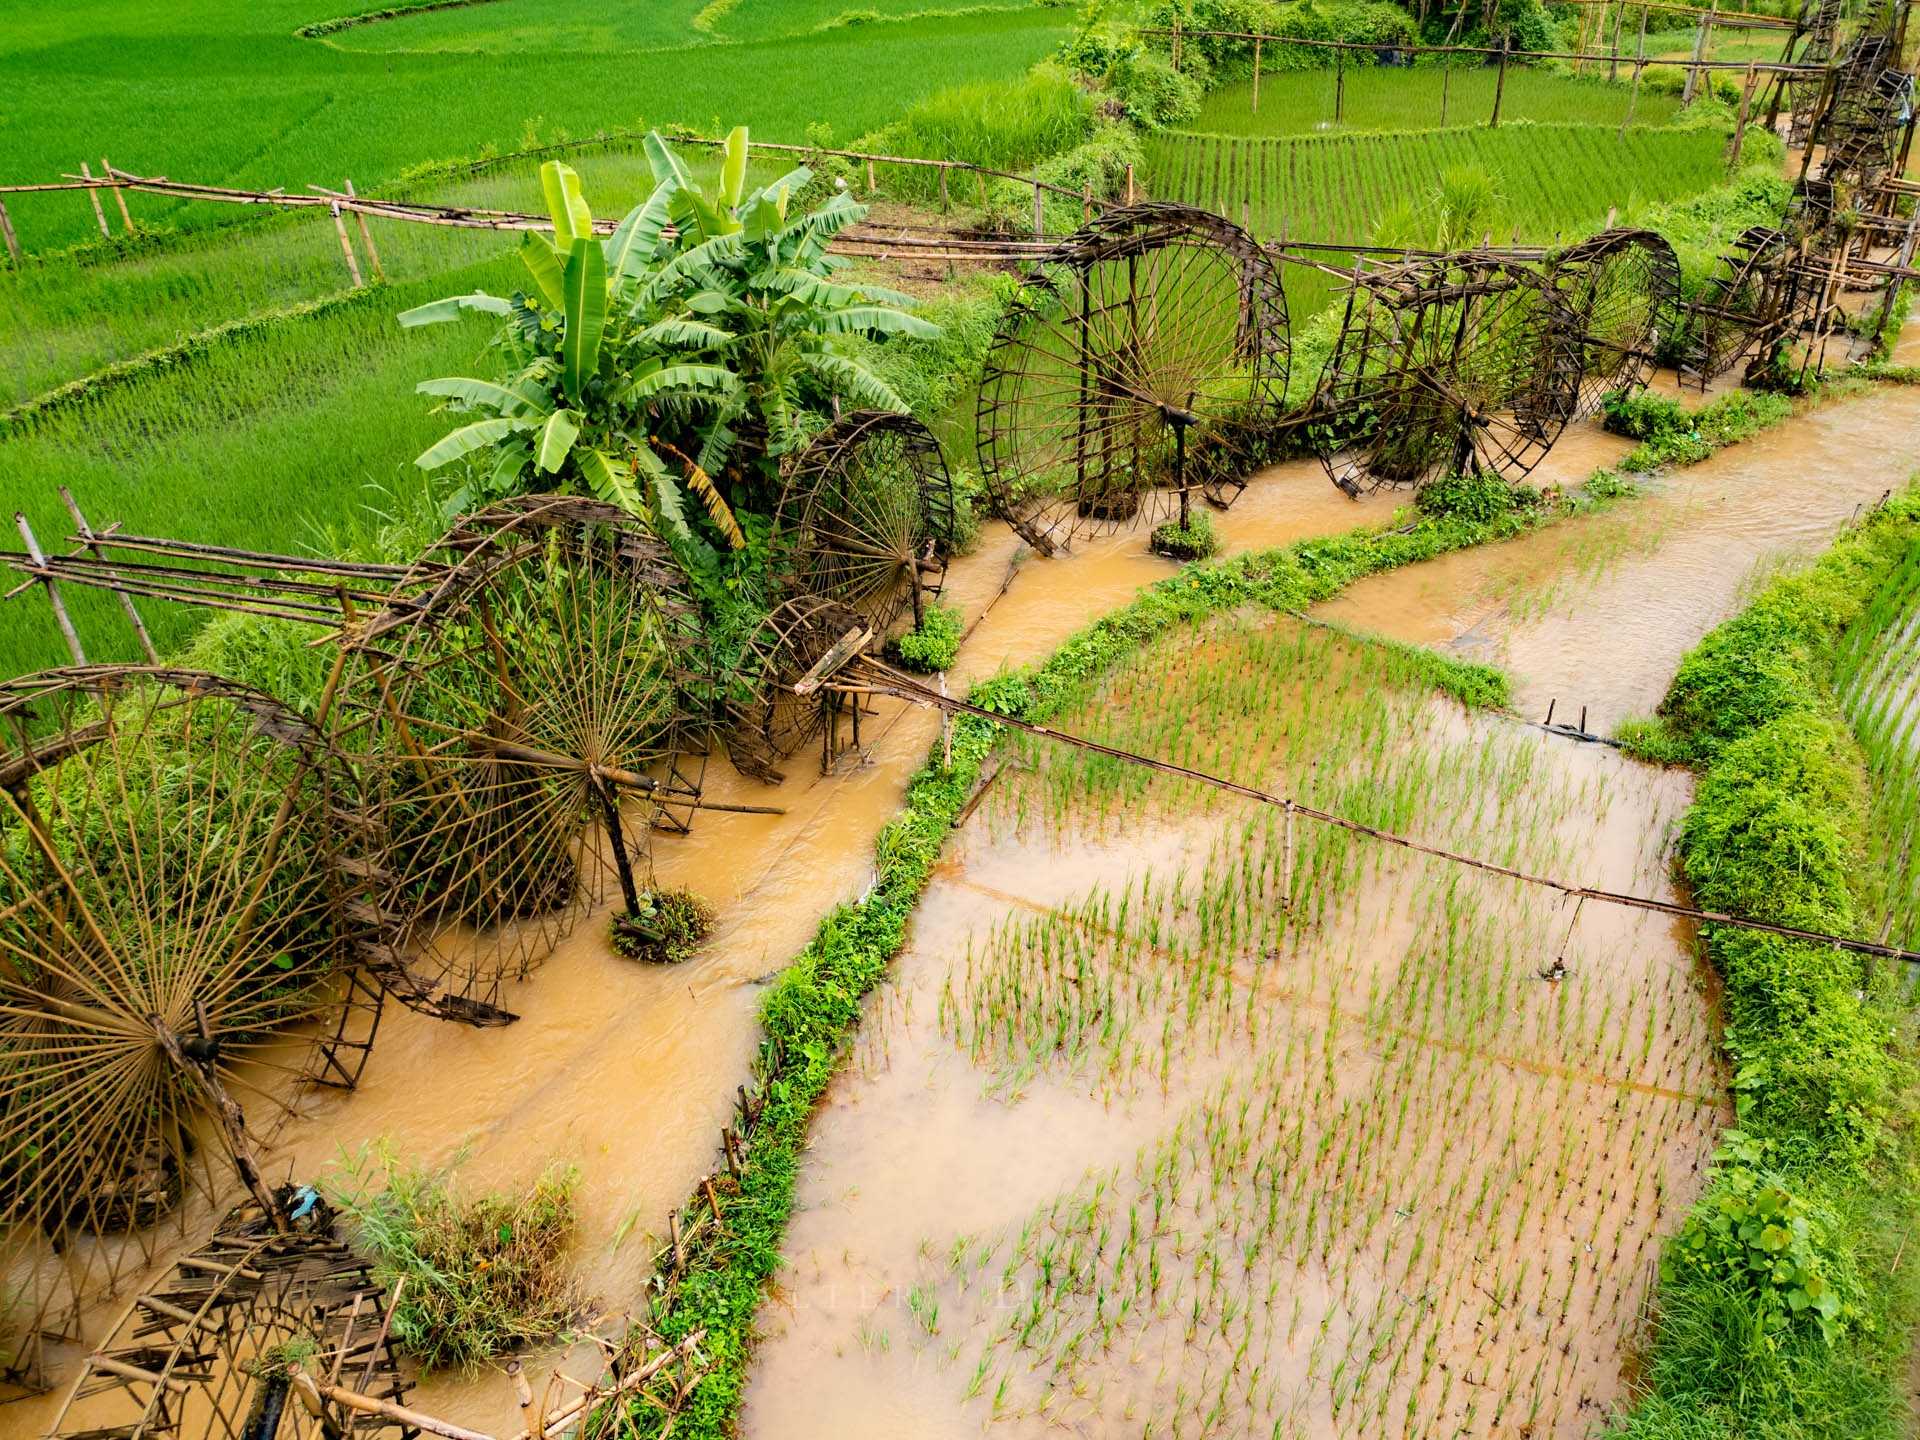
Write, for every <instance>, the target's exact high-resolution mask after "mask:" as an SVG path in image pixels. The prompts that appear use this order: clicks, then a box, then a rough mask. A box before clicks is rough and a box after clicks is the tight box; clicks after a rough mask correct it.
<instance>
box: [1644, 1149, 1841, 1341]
mask: <svg viewBox="0 0 1920 1440" xmlns="http://www.w3.org/2000/svg"><path fill="white" fill-rule="evenodd" d="M1765 1153H1766V1147H1765V1146H1764V1145H1762V1144H1760V1143H1758V1142H1756V1141H1754V1140H1751V1139H1749V1138H1748V1137H1747V1136H1745V1135H1743V1134H1741V1133H1740V1132H1739V1131H1737V1130H1733V1131H1729V1132H1728V1133H1727V1135H1726V1137H1725V1140H1724V1142H1723V1144H1722V1147H1721V1151H1720V1154H1719V1156H1717V1157H1716V1158H1717V1159H1718V1160H1719V1161H1720V1162H1721V1163H1720V1165H1719V1167H1718V1168H1717V1169H1716V1170H1715V1171H1714V1173H1713V1177H1712V1180H1711V1182H1710V1184H1709V1186H1708V1190H1707V1194H1706V1196H1705V1197H1704V1199H1703V1200H1702V1201H1701V1203H1700V1204H1699V1205H1696V1206H1695V1207H1694V1210H1693V1213H1692V1214H1691V1215H1690V1216H1688V1218H1687V1223H1686V1224H1685V1225H1684V1226H1683V1227H1682V1228H1681V1231H1680V1233H1679V1234H1678V1235H1677V1236H1675V1237H1674V1239H1673V1242H1672V1243H1671V1244H1670V1245H1668V1247H1667V1250H1666V1253H1665V1254H1664V1255H1663V1256H1661V1259H1660V1278H1661V1279H1662V1280H1663V1281H1665V1282H1667V1283H1669V1284H1671V1283H1674V1282H1676V1281H1680V1280H1682V1279H1684V1280H1686V1281H1689V1282H1695V1283H1697V1282H1699V1281H1703V1280H1704V1281H1706V1282H1708V1283H1710V1284H1713V1285H1717V1286H1723V1287H1725V1288H1726V1289H1727V1290H1729V1291H1732V1292H1733V1293H1735V1294H1738V1295H1741V1296H1742V1297H1743V1298H1744V1299H1746V1300H1747V1301H1748V1302H1749V1303H1750V1304H1751V1306H1752V1311H1753V1314H1754V1316H1755V1322H1756V1324H1757V1325H1758V1327H1759V1329H1760V1331H1761V1333H1763V1334H1765V1335H1767V1336H1769V1337H1775V1336H1778V1335H1780V1334H1781V1333H1783V1332H1785V1331H1786V1330H1788V1329H1789V1328H1790V1327H1792V1326H1795V1325H1805V1326H1811V1327H1813V1328H1815V1329H1817V1330H1818V1332H1819V1334H1820V1337H1821V1338H1822V1339H1823V1340H1825V1341H1826V1342H1827V1343H1828V1344H1832V1343H1833V1342H1834V1341H1835V1340H1837V1339H1838V1338H1839V1337H1840V1334H1841V1332H1842V1331H1843V1330H1844V1329H1845V1328H1846V1326H1847V1325H1848V1323H1850V1322H1851V1321H1853V1320H1854V1319H1856V1318H1857V1317H1858V1315H1859V1307H1858V1306H1857V1305H1856V1304H1854V1303H1853V1300H1852V1298H1851V1296H1850V1295H1848V1294H1847V1293H1845V1292H1844V1291H1843V1289H1842V1286H1841V1284H1840V1283H1839V1280H1838V1277H1837V1276H1836V1275H1835V1270H1836V1268H1837V1266H1836V1261H1835V1259H1834V1257H1833V1256H1832V1255H1831V1254H1829V1253H1828V1252H1829V1249H1830V1246H1831V1244H1832V1230H1833V1225H1832V1221H1831V1219H1830V1218H1829V1217H1828V1216H1827V1215H1826V1214H1825V1213H1824V1212H1823V1211H1821V1210H1820V1209H1819V1208H1817V1207H1816V1206H1814V1205H1811V1204H1809V1203H1808V1202H1807V1200H1806V1199H1805V1198H1804V1197H1803V1196H1801V1195H1800V1194H1797V1193H1796V1192H1795V1190H1794V1189H1793V1188H1792V1186H1791V1182H1789V1181H1786V1180H1783V1179H1782V1178H1781V1177H1780V1176H1778V1175H1775V1174H1772V1173H1770V1172H1768V1171H1765V1170H1763V1169H1760V1168H1758V1166H1757V1164H1756V1163H1755V1162H1757V1161H1758V1160H1760V1159H1762V1158H1764V1156H1765ZM1736 1156H1738V1157H1742V1158H1741V1159H1739V1160H1737V1161H1734V1163H1726V1162H1728V1161H1733V1160H1734V1157H1736Z"/></svg>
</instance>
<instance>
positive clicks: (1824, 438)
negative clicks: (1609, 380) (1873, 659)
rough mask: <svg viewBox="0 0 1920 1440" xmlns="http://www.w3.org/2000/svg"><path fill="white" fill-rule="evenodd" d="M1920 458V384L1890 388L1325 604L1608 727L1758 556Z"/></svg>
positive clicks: (1746, 577)
mask: <svg viewBox="0 0 1920 1440" xmlns="http://www.w3.org/2000/svg"><path fill="white" fill-rule="evenodd" d="M1909 334H1910V339H1909V340H1908V342H1907V343H1908V344H1909V345H1912V344H1915V343H1916V341H1920V331H1910V332H1909ZM1916 464H1920V390H1916V389H1913V388H1887V389H1881V390H1876V391H1874V392H1872V393H1870V394H1867V395H1865V396H1862V397H1860V398H1858V399H1855V400H1848V401H1842V402H1839V403H1836V404H1832V405H1826V406H1822V407H1821V408H1819V409H1816V410H1814V411H1812V412H1811V413H1809V414H1806V415H1800V416H1796V417H1795V418H1793V419H1792V420H1790V421H1788V422H1787V423H1786V424H1784V425H1780V426H1777V427H1775V428H1774V429H1772V430H1769V431H1766V432H1765V433H1763V434H1761V435H1759V436H1757V437H1756V438H1754V439H1753V440H1750V441H1748V442H1746V443H1744V444H1740V445H1735V446H1733V447H1731V448H1730V449H1727V450H1723V451H1721V452H1720V453H1719V454H1718V455H1715V456H1714V457H1713V458H1711V459H1709V460H1707V461H1705V462H1704V463H1702V464H1700V465H1696V466H1692V467H1690V468H1688V469H1686V470H1681V471H1676V472H1674V473H1673V474H1671V475H1668V476H1664V477H1661V478H1658V479H1655V480H1651V481H1648V482H1645V490H1646V493H1645V494H1644V495H1643V496H1642V497H1641V498H1640V499H1638V500H1636V501H1634V502H1633V503H1631V504H1627V505H1621V506H1616V507H1614V508H1613V509H1611V510H1608V511H1605V512H1602V513H1600V514H1596V515H1590V516H1585V517H1581V518H1578V519H1575V520H1572V521H1570V522H1568V523H1565V524H1562V525H1556V526H1553V527H1551V528H1549V529H1547V530H1543V531H1539V532H1536V533H1534V534H1532V535H1528V536H1525V537H1523V538H1521V539H1518V540H1514V541H1509V542H1508V543H1506V544H1503V545H1493V546H1485V547H1482V548H1480V549H1477V550H1471V551H1463V552H1459V553H1456V554H1453V555H1445V556H1441V557H1440V558H1438V559H1436V560H1434V561H1432V562H1430V563H1428V564H1426V565H1421V566H1417V567H1412V568H1409V569H1406V570H1400V571H1396V572H1393V573H1392V574H1388V575H1381V576H1376V577H1373V578H1371V579H1368V580H1363V581H1361V582H1360V583H1359V584H1357V585H1354V586H1353V587H1352V588H1350V589H1349V590H1347V591H1346V593H1345V594H1343V595H1341V596H1340V597H1339V598H1338V599H1336V600H1334V601H1331V602H1330V603H1328V604H1326V605H1324V606H1321V607H1319V608H1318V609H1317V610H1316V611H1315V613H1316V614H1317V615H1319V616H1321V617H1323V618H1326V619H1329V620H1338V621H1340V622H1342V623H1344V624H1347V625H1351V626H1354V627H1357V628H1359V629H1363V630H1369V631H1373V632H1376V633H1379V634H1383V635H1389V636H1392V637H1393V638H1395V639H1399V640H1405V641H1409V642H1411V643H1414V644H1418V645H1430V646H1434V647H1437V648H1440V649H1444V650H1447V651H1449V652H1450V653H1453V654H1457V655H1460V656H1462V657H1464V658H1469V659H1475V660H1485V661H1487V662H1489V663H1492V664H1496V665H1499V666H1501V667H1503V668H1505V669H1507V670H1508V671H1510V672H1511V673H1512V675H1513V680H1514V700H1515V706H1516V708H1517V709H1518V710H1519V712H1520V713H1521V714H1522V715H1524V716H1526V717H1527V718H1529V719H1534V720H1538V719H1541V718H1543V717H1544V715H1545V714H1546V710H1547V706H1548V705H1549V703H1555V704H1556V713H1555V717H1554V718H1555V719H1556V720H1557V721H1569V722H1577V721H1578V720H1579V718H1580V714H1581V712H1582V711H1583V710H1584V711H1585V713H1586V715H1587V726H1588V728H1589V729H1591V730H1594V731H1599V732H1606V731H1610V730H1612V729H1613V728H1614V727H1616V726H1617V725H1619V723H1620V722H1621V721H1623V720H1626V719H1629V718H1631V717H1633V716H1636V715H1644V714H1646V713H1648V712H1650V711H1651V710H1652V709H1653V708H1654V707H1655V706H1656V705H1657V704H1658V703H1659V702H1660V698H1661V696H1662V695H1664V694H1665V693H1666V689H1667V684H1668V682H1669V681H1670V680H1671V679H1672V677H1673V672H1674V669H1675V667H1676V666H1677V665H1678V663H1679V661H1680V657H1681V656H1682V655H1683V654H1685V653H1686V651H1687V650H1688V649H1689V648H1691V646H1692V645H1693V644H1694V643H1695V642H1696V641H1697V640H1698V639H1699V638H1700V637H1701V635H1703V634H1705V633H1706V631H1708V630H1710V629H1711V628H1712V627H1713V626H1714V625H1716V624H1718V623H1719V622H1720V621H1721V620H1724V619H1725V618H1727V616H1729V615H1731V614H1732V613H1733V612H1734V611H1735V610H1737V609H1738V608H1739V607H1740V604H1741V602H1742V599H1743V597H1744V596H1745V595H1746V594H1747V593H1748V591H1749V589H1750V587H1751V584H1752V582H1753V580H1754V578H1755V574H1756V571H1761V572H1765V571H1766V570H1767V569H1768V568H1769V567H1771V566H1775V565H1778V564H1780V563H1781V562H1783V561H1786V560H1790V559H1793V558H1795V557H1798V556H1803V555H1806V554H1808V553H1810V552H1811V551H1813V550H1816V549H1818V548H1819V547H1821V546H1823V545H1825V544H1826V543H1827V542H1828V541H1829V540H1831V539H1832V537H1833V535H1834V534H1835V532H1837V531H1838V530H1839V528H1840V527H1841V526H1842V525H1843V524H1845V523H1846V521H1847V520H1848V519H1850V518H1851V517H1852V516H1853V515H1854V514H1855V513H1857V512H1858V510H1859V509H1860V507H1861V506H1863V505H1871V504H1872V503H1874V502H1875V501H1877V500H1878V499H1880V497H1881V496H1882V495H1884V494H1885V493H1886V492H1887V491H1888V490H1889V489H1894V488H1898V487H1899V486H1900V485H1902V484H1904V483H1905V482H1906V480H1907V478H1908V476H1910V475H1911V474H1912V473H1913V472H1914V469H1915V466H1916Z"/></svg>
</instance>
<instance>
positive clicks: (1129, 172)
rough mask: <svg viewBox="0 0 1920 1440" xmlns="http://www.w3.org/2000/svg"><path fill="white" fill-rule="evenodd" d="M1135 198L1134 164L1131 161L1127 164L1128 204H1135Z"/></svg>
mask: <svg viewBox="0 0 1920 1440" xmlns="http://www.w3.org/2000/svg"><path fill="white" fill-rule="evenodd" d="M1133 196H1134V189H1133V162H1132V161H1131V160H1129V161H1128V162H1127V204H1129V205H1131V204H1133Z"/></svg>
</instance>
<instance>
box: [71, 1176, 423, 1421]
mask: <svg viewBox="0 0 1920 1440" xmlns="http://www.w3.org/2000/svg"><path fill="white" fill-rule="evenodd" d="M385 1305H386V1301H385V1296H384V1294H383V1292H382V1290H381V1287H380V1286H379V1285H378V1284H377V1283H376V1282H375V1281H374V1279H373V1277H372V1274H371V1270H370V1267H369V1265H368V1263H367V1262H366V1261H365V1260H362V1259H360V1258H358V1257H357V1256H355V1255H354V1254H353V1252H352V1251H351V1250H349V1249H348V1248H347V1247H346V1245H344V1244H343V1243H341V1241H340V1240H339V1238H338V1237H337V1235H336V1234H335V1229H334V1225H333V1223H332V1217H331V1215H330V1214H329V1212H328V1211H327V1210H326V1207H325V1205H324V1203H321V1204H318V1205H316V1206H315V1207H314V1208H313V1209H311V1210H309V1212H308V1213H307V1215H306V1216H305V1217H304V1218H303V1219H302V1220H301V1221H299V1222H296V1225H295V1227H293V1228H290V1229H288V1230H286V1231H282V1230H281V1229H279V1228H277V1227H276V1225H275V1224H274V1223H273V1222H272V1221H270V1220H269V1219H268V1218H267V1216H266V1215H265V1214H264V1213H263V1211H262V1210H261V1209H260V1208H259V1207H258V1206H246V1207H242V1208H241V1209H239V1210H236V1211H234V1212H233V1213H231V1214H229V1215H228V1216H227V1217H226V1218H225V1219H224V1220H222V1221H221V1222H220V1224H219V1225H218V1226H217V1227H216V1233H215V1235H214V1237H213V1239H212V1240H210V1241H209V1242H208V1243H206V1244H205V1245H202V1246H201V1247H199V1248H198V1249H197V1250H195V1251H194V1252H193V1253H192V1254H190V1255H187V1256H185V1257H183V1258H182V1259H180V1260H179V1261H177V1262H175V1264H174V1265H173V1267H172V1268H171V1269H170V1270H169V1271H167V1272H166V1273H165V1274H164V1275H163V1276H162V1277H161V1278H159V1279H158V1280H157V1281H155V1282H154V1283H153V1284H151V1285H149V1286H146V1287H145V1288H143V1289H142V1291H141V1292H140V1293H139V1294H138V1295H136V1296H135V1297H134V1299H133V1301H132V1302H131V1303H130V1304H129V1305H128V1306H127V1307H126V1309H125V1310H124V1311H123V1312H122V1313H121V1315H120V1317H119V1319H118V1321H117V1322H116V1323H115V1324H114V1326H113V1329H112V1331H111V1333H110V1334H109V1335H108V1337H107V1339H106V1340H105V1342H104V1343H102V1344H101V1346H100V1347H99V1348H98V1349H97V1350H96V1351H95V1352H94V1353H93V1355H92V1356H91V1357H90V1358H89V1359H88V1361H87V1364H86V1366H85V1368H84V1369H83V1370H82V1371H81V1373H80V1376H79V1378H78V1379H77V1380H76V1381H75V1383H74V1386H73V1388H72V1390H71V1391H70V1392H69V1394H68V1396H67V1399H66V1402H65V1404H64V1405H63V1406H62V1407H61V1410H60V1414H59V1416H58V1418H57V1419H56V1420H55V1422H54V1426H53V1430H52V1436H53V1437H56V1440H135V1437H138V1440H261V1437H274V1440H341V1437H342V1436H343V1435H345V1434H349V1433H350V1434H353V1435H375V1434H391V1435H394V1436H397V1437H399V1440H410V1437H411V1436H412V1435H414V1434H415V1433H416V1432H415V1431H414V1430H413V1429H412V1428H411V1427H410V1426H406V1425H403V1424H401V1423H399V1422H398V1421H395V1420H389V1419H386V1418H385V1417H382V1416H379V1415H374V1414H369V1413H366V1412H365V1411H361V1410H351V1411H349V1410H345V1409H341V1408H337V1407H326V1408H325V1414H324V1416H322V1415H316V1414H315V1413H314V1412H313V1410H312V1409H311V1408H309V1405H308V1404H307V1403H306V1402H305V1401H303V1397H302V1389H303V1385H302V1380H303V1379H304V1378H314V1379H318V1380H320V1381H323V1382H327V1383H329V1384H330V1385H337V1386H340V1387H342V1388H344V1389H347V1390H351V1391H353V1392H355V1393H356V1394H359V1395H363V1396H366V1397H369V1398H370V1399H372V1400H375V1401H382V1402H387V1403H389V1404H393V1403H396V1402H398V1401H400V1400H401V1399H402V1398H403V1396H404V1395H405V1391H406V1386H405V1382H404V1381H403V1380H402V1379H401V1376H400V1371H399V1367H398V1365H397V1363H396V1361H395V1357H394V1350H393V1343H392V1341H391V1339H390V1338H389V1336H388V1335H387V1333H386V1332H385V1331H384V1330H383V1328H382V1326H383V1322H384V1314H385ZM296 1366H297V1367H298V1371H299V1373H298V1374H296V1369H295V1367H296Z"/></svg>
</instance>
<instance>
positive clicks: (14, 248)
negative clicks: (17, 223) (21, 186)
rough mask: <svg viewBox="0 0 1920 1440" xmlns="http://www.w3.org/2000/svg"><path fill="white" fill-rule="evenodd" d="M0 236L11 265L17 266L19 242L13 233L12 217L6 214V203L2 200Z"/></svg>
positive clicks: (0, 201) (0, 207) (0, 203)
mask: <svg viewBox="0 0 1920 1440" xmlns="http://www.w3.org/2000/svg"><path fill="white" fill-rule="evenodd" d="M0 236H4V237H5V239H6V242H7V254H8V255H9V256H10V257H12V260H13V263H14V264H15V265H18V264H19V263H20V241H19V238H18V237H17V236H15V235H14V233H13V217H12V216H11V215H9V214H7V202H6V201H4V200H0Z"/></svg>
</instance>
